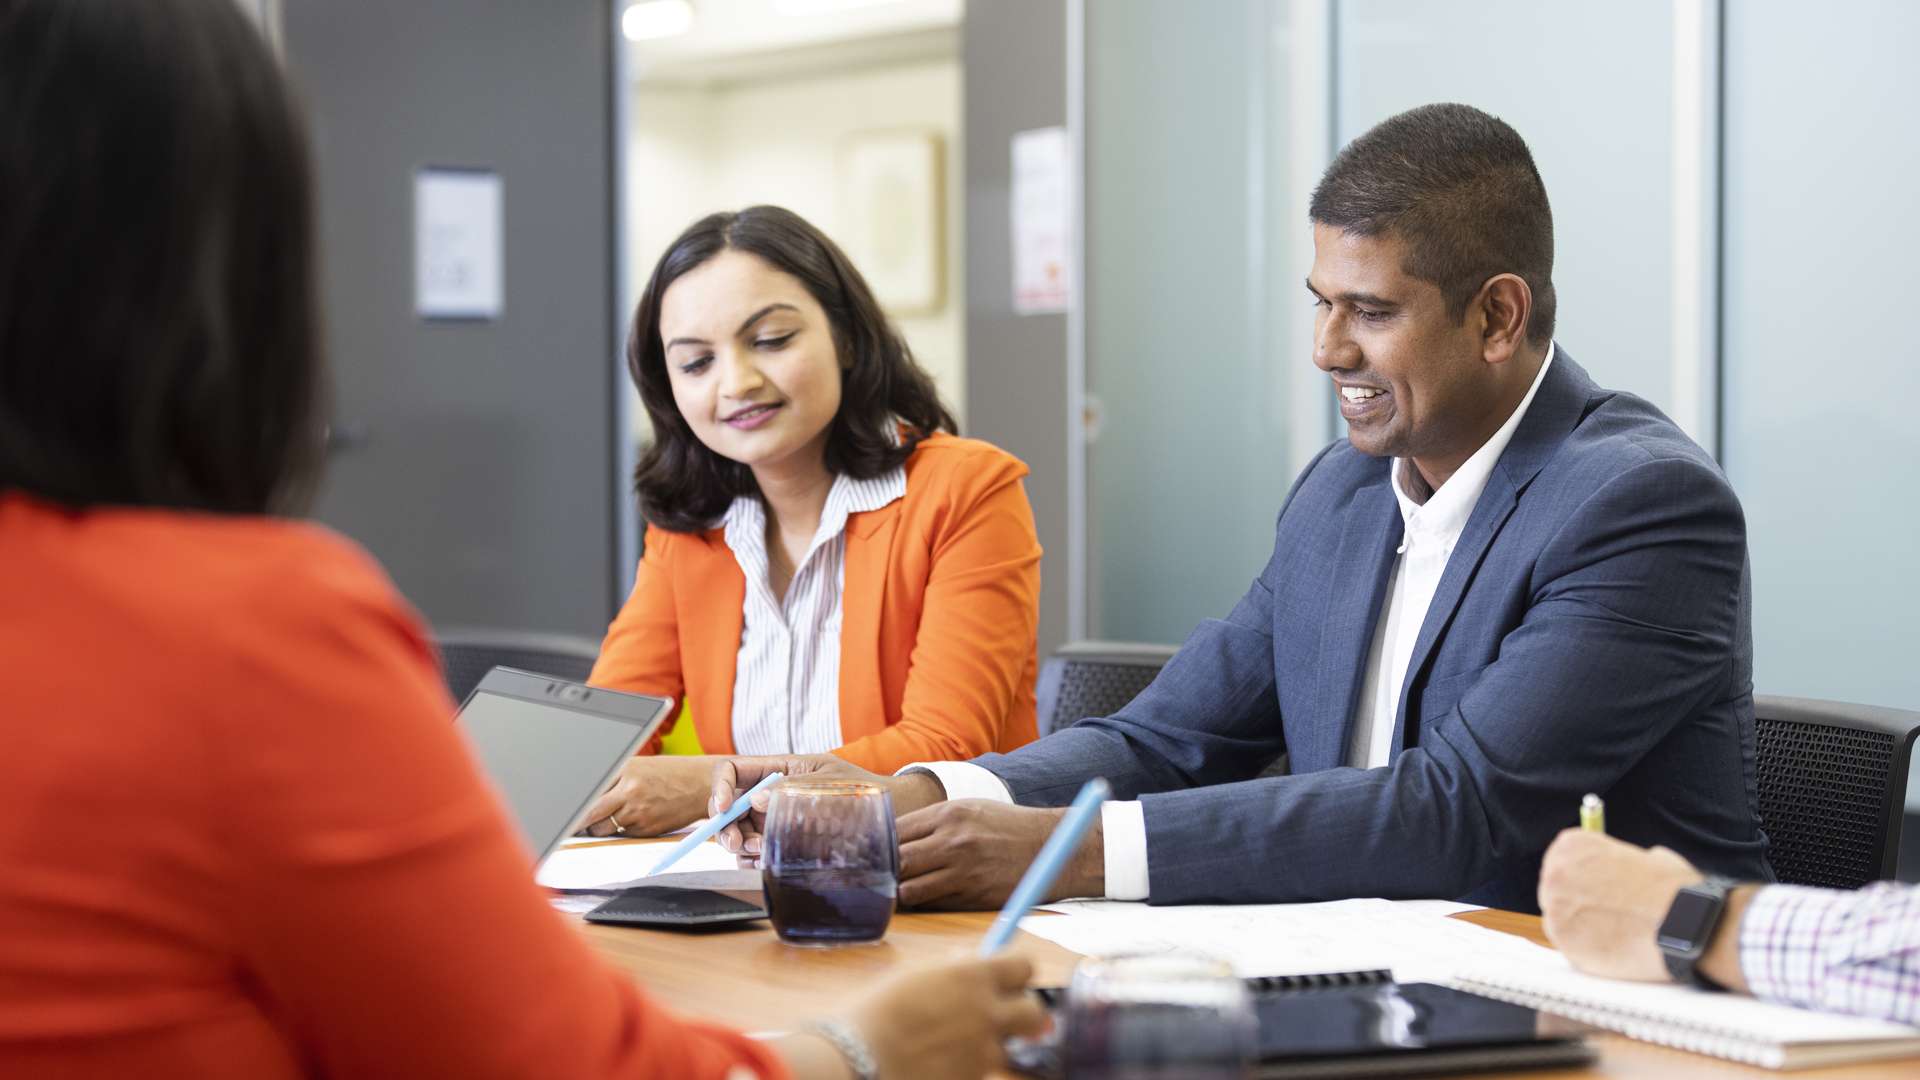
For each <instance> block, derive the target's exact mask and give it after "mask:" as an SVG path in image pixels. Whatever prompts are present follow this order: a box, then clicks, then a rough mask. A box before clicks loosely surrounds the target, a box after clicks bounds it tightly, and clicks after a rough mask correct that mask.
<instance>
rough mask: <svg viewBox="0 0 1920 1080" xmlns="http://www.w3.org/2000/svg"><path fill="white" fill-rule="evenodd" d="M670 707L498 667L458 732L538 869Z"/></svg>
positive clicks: (471, 704) (654, 700)
mask: <svg viewBox="0 0 1920 1080" xmlns="http://www.w3.org/2000/svg"><path fill="white" fill-rule="evenodd" d="M669 705H670V702H668V701H667V700H666V699H664V698H653V697H643V696H640V695H636V694H622V693H619V692H616V691H612V690H603V689H599V688H597V687H586V686H583V685H581V684H578V683H570V682H566V681H564V680H559V679H550V678H548V677H546V676H542V675H528V674H525V673H522V672H514V671H508V670H506V669H501V668H496V669H495V670H494V671H493V672H491V673H489V674H488V675H487V677H486V678H485V679H483V680H482V681H481V683H480V686H479V687H478V688H477V689H475V690H474V692H473V695H472V696H471V697H469V698H468V699H467V703H466V705H464V706H463V707H462V708H461V710H460V718H459V726H460V727H461V729H462V730H463V731H465V732H466V735H467V739H468V741H469V742H470V743H471V744H472V745H473V748H474V752H475V754H476V755H477V756H478V757H479V759H480V765H481V768H482V769H483V770H484V771H485V773H486V775H487V778H488V779H490V780H491V781H493V785H494V787H495V788H496V789H497V790H498V791H499V792H500V795H501V797H502V798H503V799H504V800H505V801H506V804H507V807H508V809H509V810H510V811H511V812H512V814H513V818H514V820H515V823H516V824H518V825H519V827H520V833H521V835H522V836H523V837H524V838H525V839H526V842H527V846H528V848H530V849H531V850H532V852H533V854H534V856H535V861H536V862H537V861H538V860H540V859H544V858H546V856H547V855H548V854H549V853H550V852H551V851H552V850H553V849H554V848H555V847H558V846H559V844H560V841H562V840H564V839H565V838H566V837H567V836H569V835H570V834H572V833H573V832H574V831H575V830H576V829H577V828H578V827H579V825H580V824H581V822H579V820H578V819H579V817H580V815H582V814H583V813H585V812H586V809H587V807H588V806H590V805H591V804H592V803H593V800H594V799H595V798H596V797H598V796H599V794H600V793H601V792H602V791H604V790H605V789H606V786H607V784H609V783H611V782H612V780H613V777H614V774H615V773H616V772H617V771H618V770H619V768H620V766H621V765H622V764H623V763H624V762H625V761H626V760H627V758H628V757H629V756H631V755H632V754H633V752H634V751H635V750H637V749H638V748H639V747H640V745H641V744H642V743H643V742H645V741H646V739H647V738H648V736H650V735H652V734H653V730H654V728H656V727H658V726H659V724H660V721H661V719H662V718H663V717H664V716H665V714H666V712H667V709H668V706H669Z"/></svg>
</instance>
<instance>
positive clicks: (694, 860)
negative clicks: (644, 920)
mask: <svg viewBox="0 0 1920 1080" xmlns="http://www.w3.org/2000/svg"><path fill="white" fill-rule="evenodd" d="M672 848H673V845H671V844H598V845H592V846H584V845H579V844H573V845H568V846H565V847H562V848H561V849H560V850H558V851H556V852H554V853H553V854H552V855H549V856H547V861H546V862H543V863H541V864H540V871H539V873H537V874H535V875H534V880H535V881H538V882H539V883H540V884H542V885H545V886H546V887H547V888H549V889H571V890H596V891H610V890H614V889H623V888H626V887H627V886H629V885H638V884H641V882H639V881H638V880H636V879H638V878H642V877H645V876H646V874H647V871H649V870H652V869H653V866H654V864H655V863H657V862H659V861H660V860H661V859H663V858H665V857H666V854H667V852H668V851H670V850H672ZM738 865H739V864H738V862H737V861H736V860H735V859H734V857H733V854H732V853H731V852H729V851H728V850H727V849H726V848H723V847H721V846H720V845H719V844H717V843H714V842H713V841H711V840H709V841H707V842H706V843H704V844H701V845H700V846H699V847H697V848H694V849H693V850H692V851H689V852H687V854H686V857H685V858H682V859H681V860H680V861H679V862H676V863H674V864H673V873H680V872H683V871H695V870H732V869H735V868H736V867H737V866H738Z"/></svg>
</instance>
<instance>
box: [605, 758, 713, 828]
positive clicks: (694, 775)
mask: <svg viewBox="0 0 1920 1080" xmlns="http://www.w3.org/2000/svg"><path fill="white" fill-rule="evenodd" d="M712 772H713V759H712V758H710V757H675V756H670V755H657V754H649V755H644V756H641V757H634V758H629V759H628V760H627V763H626V764H625V765H622V766H621V767H620V775H619V776H617V777H615V778H614V781H613V784H612V786H610V787H608V788H607V790H606V792H605V794H602V795H601V796H600V798H599V800H598V801H596V802H595V803H594V804H593V806H592V807H591V808H589V809H588V810H587V825H586V828H585V829H584V830H582V831H584V832H585V833H587V834H588V835H589V836H614V835H616V834H617V835H621V836H659V835H660V834H661V833H670V832H672V831H673V830H675V829H679V828H683V827H685V826H686V825H688V824H690V823H692V822H693V821H694V820H695V819H697V818H699V816H700V814H701V811H702V810H703V809H704V808H705V806H706V795H707V777H708V776H709V775H711V774H712Z"/></svg>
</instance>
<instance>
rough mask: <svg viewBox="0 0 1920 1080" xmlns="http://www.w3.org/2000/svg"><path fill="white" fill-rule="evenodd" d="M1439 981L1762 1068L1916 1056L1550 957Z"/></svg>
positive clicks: (1830, 1025) (1914, 1038) (1898, 1032)
mask: <svg viewBox="0 0 1920 1080" xmlns="http://www.w3.org/2000/svg"><path fill="white" fill-rule="evenodd" d="M1444 981H1445V982H1446V983H1447V985H1450V986H1454V987H1457V988H1459V989H1461V990H1466V991H1469V992H1471V993H1475V994H1482V995H1485V996H1487V997H1492V998H1499V999H1501V1000H1503V1001H1510V1002H1513V1003H1514V1004H1517V1005H1526V1006H1529V1007H1531V1008H1535V1009H1539V1010H1540V1011H1542V1012H1549V1013H1556V1014H1558V1015H1561V1016H1565V1017H1569V1018H1571V1019H1574V1020H1578V1021H1581V1022H1582V1023H1586V1024H1591V1025H1593V1026H1594V1027H1600V1028H1606V1029H1607V1030H1610V1031H1617V1032H1619V1033H1621V1034H1622V1035H1626V1036H1628V1037H1629V1038H1634V1039H1640V1040H1643V1041H1646V1042H1654V1043H1660V1044H1662V1045H1665V1046H1672V1047H1677V1048H1679V1049H1681V1050H1691V1051H1693V1052H1695V1053H1700V1054H1711V1055H1713V1056H1714V1057H1722V1058H1727V1059H1729V1060H1732V1061H1741V1062H1745V1063H1747V1064H1749V1065H1759V1066H1761V1067H1763V1068H1768V1069H1804V1068H1811V1067H1814V1066H1819V1065H1841V1064H1846V1063H1849V1062H1856V1061H1875V1060H1880V1059H1884V1058H1896V1057H1909V1056H1916V1055H1920V1028H1913V1027H1907V1026H1906V1025H1904V1024H1893V1023H1887V1022H1885V1021H1881V1020H1863V1019H1859V1018H1857V1017H1850V1016H1838V1015H1835V1014H1833V1013H1821V1012H1813V1011H1811V1010H1807V1009H1797V1008H1794V1007H1792V1006H1788V1005H1775V1004H1772V1003H1769V1002H1764V1001H1755V1000H1753V999H1752V998H1747V997H1740V996H1737V995H1733V994H1716V993H1712V992H1710V991H1706V990H1697V989H1693V988H1691V987H1684V986H1663V985H1657V984H1651V983H1636V982H1620V981H1617V980H1613V979H1601V978H1596V977H1594V976H1592V975H1583V974H1581V973H1579V972H1577V971H1575V970H1573V968H1572V967H1571V966H1569V965H1568V964H1567V962H1566V961H1565V960H1563V959H1561V958H1559V957H1558V956H1553V957H1551V958H1547V959H1541V960H1539V961H1536V962H1524V963H1517V964H1516V963H1507V964H1505V965H1503V966H1501V967H1500V968H1493V967H1487V968H1479V969H1474V968H1468V969H1462V970H1461V971H1459V972H1456V973H1455V975H1454V976H1453V977H1452V978H1449V979H1446V980H1444Z"/></svg>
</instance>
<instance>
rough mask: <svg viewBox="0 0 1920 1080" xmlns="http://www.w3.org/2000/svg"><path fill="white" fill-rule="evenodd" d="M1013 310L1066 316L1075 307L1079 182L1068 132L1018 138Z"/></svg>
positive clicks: (1051, 131) (1041, 130) (1013, 197)
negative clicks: (1075, 218) (1075, 188)
mask: <svg viewBox="0 0 1920 1080" xmlns="http://www.w3.org/2000/svg"><path fill="white" fill-rule="evenodd" d="M1011 200H1012V206H1011V208H1010V209H1011V215H1010V216H1011V217H1012V221H1013V310H1014V313H1015V314H1019V315H1043V314H1049V313H1058V312H1064V311H1066V310H1067V307H1068V305H1069V304H1071V303H1072V302H1073V288H1074V283H1073V263H1072V261H1071V259H1070V255H1071V253H1072V250H1073V206H1074V193H1073V176H1072V162H1071V157H1070V155H1069V153H1068V146H1067V129H1066V128H1060V127H1051V128H1039V129H1037V130H1034V131H1022V132H1020V133H1018V134H1016V135H1014V137H1013V184H1012V187H1011Z"/></svg>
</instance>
